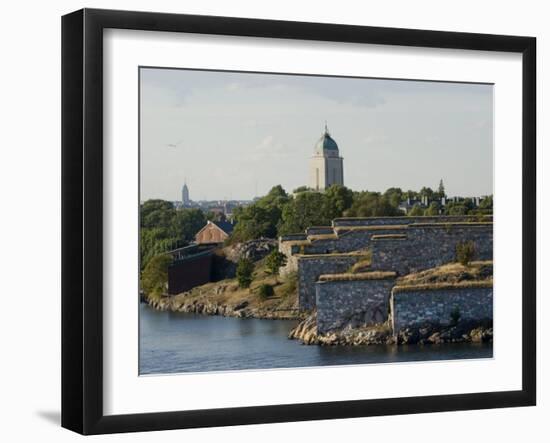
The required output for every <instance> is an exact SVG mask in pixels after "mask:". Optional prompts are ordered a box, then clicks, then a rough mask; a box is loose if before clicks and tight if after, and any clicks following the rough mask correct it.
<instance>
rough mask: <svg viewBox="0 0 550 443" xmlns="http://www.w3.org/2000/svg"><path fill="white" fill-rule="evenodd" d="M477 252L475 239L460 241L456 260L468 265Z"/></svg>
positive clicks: (457, 246)
mask: <svg viewBox="0 0 550 443" xmlns="http://www.w3.org/2000/svg"><path fill="white" fill-rule="evenodd" d="M475 254H476V245H475V243H474V242H473V241H471V240H470V241H464V242H462V241H461V242H458V243H457V245H456V260H457V261H458V262H459V263H461V264H462V265H464V266H468V265H469V264H470V262H471V261H472V260H473V258H474V256H475Z"/></svg>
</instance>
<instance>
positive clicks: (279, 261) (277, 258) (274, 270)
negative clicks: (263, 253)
mask: <svg viewBox="0 0 550 443" xmlns="http://www.w3.org/2000/svg"><path fill="white" fill-rule="evenodd" d="M285 264H286V255H285V254H283V253H282V252H279V251H278V250H277V249H273V251H271V252H270V253H269V255H268V256H267V258H266V260H265V265H266V267H267V270H268V271H269V273H270V274H274V275H278V274H279V268H280V267H281V266H284V265H285Z"/></svg>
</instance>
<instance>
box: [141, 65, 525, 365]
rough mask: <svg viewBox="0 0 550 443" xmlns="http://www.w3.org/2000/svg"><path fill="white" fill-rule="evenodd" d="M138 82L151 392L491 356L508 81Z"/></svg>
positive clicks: (246, 75) (144, 360)
mask: <svg viewBox="0 0 550 443" xmlns="http://www.w3.org/2000/svg"><path fill="white" fill-rule="evenodd" d="M138 75H139V81H138V84H139V91H138V94H139V116H138V117H139V169H140V170H139V202H136V205H137V204H139V248H140V261H139V276H140V285H139V288H140V290H139V294H136V299H137V300H138V304H139V374H140V375H162V374H175V373H197V372H212V371H239V370H266V369H284V368H315V367H322V366H341V365H367V364H393V363H399V362H427V361H430V362H433V361H436V360H465V359H473V360H475V359H490V358H493V301H494V300H493V223H494V220H493V189H494V183H493V165H494V161H493V151H494V140H493V139H494V135H493V124H494V118H493V115H494V109H493V108H494V84H490V83H467V82H448V81H425V80H422V79H391V78H365V77H346V76H324V75H305V74H294V73H273V72H242V71H221V70H202V69H181V68H177V69H176V68H171V67H163V66H140V67H139V68H138ZM513 203H514V202H512V201H510V202H507V204H509V205H511V206H513ZM516 209H517V210H520V208H516Z"/></svg>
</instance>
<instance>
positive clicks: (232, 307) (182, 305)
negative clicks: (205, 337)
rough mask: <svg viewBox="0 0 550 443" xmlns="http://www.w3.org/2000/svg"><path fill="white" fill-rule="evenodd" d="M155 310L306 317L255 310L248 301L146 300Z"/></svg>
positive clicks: (294, 318) (230, 315)
mask: <svg viewBox="0 0 550 443" xmlns="http://www.w3.org/2000/svg"><path fill="white" fill-rule="evenodd" d="M144 301H145V302H146V303H147V304H148V305H149V306H151V307H152V308H153V309H157V310H159V311H171V312H185V313H192V314H203V315H221V316H223V317H237V318H258V319H266V320H300V319H303V318H304V315H302V314H300V313H299V312H298V311H297V310H294V309H293V310H290V309H265V308H264V309H262V308H253V307H251V306H250V304H249V302H248V301H246V300H245V301H242V302H240V303H238V304H221V303H216V302H210V301H206V302H203V301H199V300H185V299H184V300H181V298H180V297H169V296H167V297H162V298H160V299H145V300H144Z"/></svg>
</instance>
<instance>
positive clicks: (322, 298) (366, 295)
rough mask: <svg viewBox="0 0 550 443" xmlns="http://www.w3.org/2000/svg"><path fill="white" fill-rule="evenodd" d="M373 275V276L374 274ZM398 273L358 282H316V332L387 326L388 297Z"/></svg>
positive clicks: (343, 279) (363, 279)
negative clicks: (384, 324)
mask: <svg viewBox="0 0 550 443" xmlns="http://www.w3.org/2000/svg"><path fill="white" fill-rule="evenodd" d="M371 274H372V273H371ZM394 284H395V273H392V272H390V273H388V274H387V275H386V276H384V277H383V278H376V279H371V278H369V277H368V274H365V275H364V276H360V277H358V279H357V280H347V279H346V277H345V276H342V278H338V277H337V276H336V279H334V280H332V279H331V280H328V281H323V276H321V278H320V281H318V282H317V283H316V285H315V286H316V302H317V303H316V304H317V332H318V333H319V334H324V333H325V332H328V331H330V330H332V329H337V328H343V327H346V326H350V327H352V328H353V327H356V326H363V325H365V326H366V325H374V324H378V323H384V322H385V321H386V320H387V319H388V313H389V298H390V293H391V289H392V287H393V285H394Z"/></svg>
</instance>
